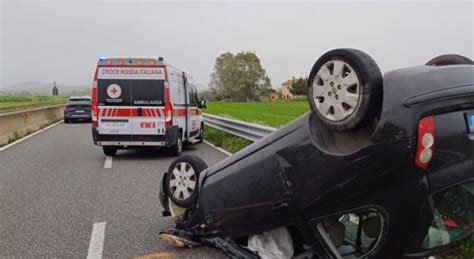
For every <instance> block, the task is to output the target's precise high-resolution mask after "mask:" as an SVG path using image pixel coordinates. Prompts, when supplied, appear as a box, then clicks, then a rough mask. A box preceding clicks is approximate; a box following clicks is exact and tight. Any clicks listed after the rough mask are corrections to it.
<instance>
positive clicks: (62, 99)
mask: <svg viewBox="0 0 474 259" xmlns="http://www.w3.org/2000/svg"><path fill="white" fill-rule="evenodd" d="M67 99H68V97H67V96H8V95H0V112H7V111H12V110H18V109H25V108H33V107H41V106H48V105H57V104H64V103H66V101H67Z"/></svg>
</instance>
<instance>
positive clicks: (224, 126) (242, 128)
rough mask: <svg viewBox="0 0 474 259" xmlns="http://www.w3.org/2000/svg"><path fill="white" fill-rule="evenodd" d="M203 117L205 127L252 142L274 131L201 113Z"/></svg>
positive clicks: (270, 128)
mask: <svg viewBox="0 0 474 259" xmlns="http://www.w3.org/2000/svg"><path fill="white" fill-rule="evenodd" d="M203 117H204V122H205V124H206V125H207V126H209V127H212V128H215V129H218V130H221V131H224V132H227V133H230V134H232V135H235V136H238V137H241V138H244V139H248V140H250V141H253V142H255V141H257V140H259V139H261V138H263V137H266V136H268V135H270V134H271V133H272V132H274V131H275V130H276V128H272V127H267V126H262V125H258V124H254V123H249V122H245V121H239V120H234V119H229V118H224V117H220V116H215V115H210V114H207V113H203Z"/></svg>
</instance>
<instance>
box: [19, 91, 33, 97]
mask: <svg viewBox="0 0 474 259" xmlns="http://www.w3.org/2000/svg"><path fill="white" fill-rule="evenodd" d="M20 95H21V96H30V95H31V93H30V92H29V91H21V92H20Z"/></svg>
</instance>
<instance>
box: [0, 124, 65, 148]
mask: <svg viewBox="0 0 474 259" xmlns="http://www.w3.org/2000/svg"><path fill="white" fill-rule="evenodd" d="M62 122H63V121H62V120H61V121H58V122H56V123H54V124H51V125H49V126H48V127H46V128H44V129H40V130H38V131H35V132H33V133H31V134H30V135H27V136H25V137H23V138H21V139H18V140H16V141H14V142H12V143H10V144H8V145H6V146H3V147H0V152H1V151H5V150H7V149H8V148H10V147H12V146H14V145H16V144H18V143H20V142H22V141H24V140H27V139H29V138H31V137H33V136H34V135H36V134H39V133H41V132H43V131H45V130H47V129H50V128H52V127H54V126H56V125H58V124H60V123H62Z"/></svg>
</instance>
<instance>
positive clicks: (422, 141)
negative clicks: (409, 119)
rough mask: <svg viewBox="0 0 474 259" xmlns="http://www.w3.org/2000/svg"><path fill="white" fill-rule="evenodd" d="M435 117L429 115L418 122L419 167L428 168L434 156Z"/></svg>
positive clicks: (417, 163) (417, 151) (417, 150)
mask: <svg viewBox="0 0 474 259" xmlns="http://www.w3.org/2000/svg"><path fill="white" fill-rule="evenodd" d="M435 140H436V135H435V124H434V117H433V116H428V117H424V118H422V119H421V120H420V121H419V122H418V144H417V148H416V159H415V164H416V166H417V167H418V168H421V169H426V168H428V165H429V164H430V162H431V159H432V158H433V153H434V148H435V142H436V141H435Z"/></svg>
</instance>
